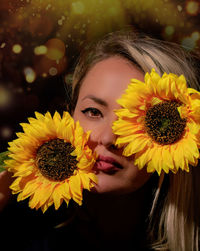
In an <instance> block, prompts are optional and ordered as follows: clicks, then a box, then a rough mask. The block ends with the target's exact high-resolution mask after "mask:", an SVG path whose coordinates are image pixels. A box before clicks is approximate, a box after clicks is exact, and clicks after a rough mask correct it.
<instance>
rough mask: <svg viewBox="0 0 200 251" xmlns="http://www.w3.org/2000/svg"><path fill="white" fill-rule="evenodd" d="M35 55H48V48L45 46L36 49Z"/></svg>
mask: <svg viewBox="0 0 200 251" xmlns="http://www.w3.org/2000/svg"><path fill="white" fill-rule="evenodd" d="M34 53H35V55H44V54H46V53H47V47H46V46H45V45H40V46H37V47H35V49H34Z"/></svg>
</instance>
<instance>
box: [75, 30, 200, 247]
mask: <svg viewBox="0 0 200 251" xmlns="http://www.w3.org/2000/svg"><path fill="white" fill-rule="evenodd" d="M112 56H120V57H123V58H126V59H127V60H129V61H131V62H132V63H133V64H134V65H136V66H137V67H139V68H140V69H141V70H142V71H143V72H144V73H145V72H151V69H152V68H155V70H156V71H157V72H158V73H159V74H160V75H162V74H163V73H164V72H167V73H170V72H172V73H175V74H177V75H181V74H184V76H185V77H186V79H187V82H188V86H190V87H192V88H195V89H199V83H198V79H197V76H198V74H197V58H196V57H194V56H192V55H191V54H190V53H189V52H186V51H184V50H183V49H181V48H180V47H179V46H178V45H176V44H174V43H169V42H166V41H161V40H157V39H153V38H150V37H148V36H145V35H141V34H140V35H139V34H136V33H134V32H132V31H130V30H128V31H127V30H126V31H120V32H114V33H110V34H108V35H106V37H105V38H104V39H102V40H101V41H99V42H97V43H95V44H93V45H92V46H89V47H88V48H86V50H85V51H84V52H83V54H82V55H81V57H80V60H79V62H78V64H77V67H76V69H75V72H74V76H73V99H72V101H73V104H72V110H73V109H74V107H75V105H76V102H77V98H78V93H79V90H80V87H81V83H82V81H83V79H84V77H85V76H86V74H87V72H88V71H89V70H90V69H91V68H92V67H93V66H94V65H95V64H96V63H98V62H100V61H102V60H104V59H106V58H109V57H112ZM190 169H191V170H190V172H189V173H185V172H183V171H179V172H178V173H177V174H176V175H174V174H171V173H170V174H168V175H166V177H164V174H162V175H161V178H160V182H159V185H158V187H157V191H156V192H155V196H154V200H153V203H152V209H151V212H150V214H149V218H150V228H149V236H150V238H151V243H152V245H151V247H152V248H153V249H154V250H165V251H167V250H170V251H197V250H199V248H198V247H199V217H198V216H199V214H200V199H199V198H200V196H199V195H198V194H196V193H197V192H198V179H197V177H199V178H200V170H199V168H198V167H191V168H190ZM166 179H167V180H168V182H167V185H165V186H163V185H162V184H163V181H164V180H166ZM163 194H164V195H163Z"/></svg>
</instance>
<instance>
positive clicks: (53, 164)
mask: <svg viewBox="0 0 200 251" xmlns="http://www.w3.org/2000/svg"><path fill="white" fill-rule="evenodd" d="M73 151H74V147H73V146H72V145H71V144H70V143H66V142H65V141H64V140H63V139H52V140H50V141H48V142H45V143H44V144H43V145H41V146H40V147H39V148H38V151H37V156H36V162H37V166H38V168H39V170H40V172H41V173H42V175H43V176H45V177H46V178H48V179H50V180H54V181H62V180H65V179H67V178H69V177H70V176H71V175H72V174H73V172H74V170H75V169H76V165H77V160H76V157H75V156H71V155H70V153H71V152H73Z"/></svg>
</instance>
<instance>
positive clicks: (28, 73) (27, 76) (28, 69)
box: [24, 67, 36, 83]
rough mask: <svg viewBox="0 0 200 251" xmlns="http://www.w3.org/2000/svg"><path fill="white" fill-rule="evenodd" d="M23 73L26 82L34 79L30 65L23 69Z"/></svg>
mask: <svg viewBox="0 0 200 251" xmlns="http://www.w3.org/2000/svg"><path fill="white" fill-rule="evenodd" d="M24 75H25V79H26V82H28V83H33V82H34V81H35V79H36V74H35V71H34V70H33V69H32V68H31V67H26V68H25V69H24Z"/></svg>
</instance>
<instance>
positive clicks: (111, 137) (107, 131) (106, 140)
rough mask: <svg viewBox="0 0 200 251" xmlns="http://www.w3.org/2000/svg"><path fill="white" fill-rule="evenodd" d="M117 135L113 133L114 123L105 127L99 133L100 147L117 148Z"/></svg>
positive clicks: (98, 141)
mask: <svg viewBox="0 0 200 251" xmlns="http://www.w3.org/2000/svg"><path fill="white" fill-rule="evenodd" d="M115 141H116V135H115V134H114V133H113V131H112V123H105V125H104V126H103V127H102V128H101V130H99V132H98V139H97V143H98V145H103V146H105V147H106V148H115Z"/></svg>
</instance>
